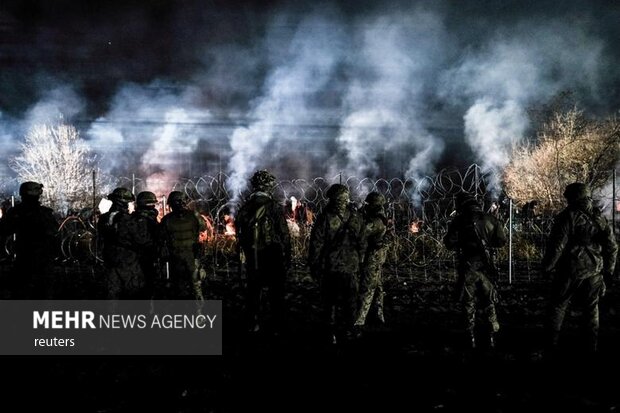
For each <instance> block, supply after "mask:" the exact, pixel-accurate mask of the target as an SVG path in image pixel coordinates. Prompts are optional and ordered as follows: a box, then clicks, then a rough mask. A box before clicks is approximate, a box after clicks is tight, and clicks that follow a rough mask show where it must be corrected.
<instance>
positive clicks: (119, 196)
mask: <svg viewBox="0 0 620 413" xmlns="http://www.w3.org/2000/svg"><path fill="white" fill-rule="evenodd" d="M108 199H109V200H110V201H113V202H114V201H116V202H121V203H124V204H128V203H130V202H133V201H135V200H136V198H135V197H134V196H133V193H132V192H131V191H130V190H129V189H127V188H122V187H120V188H115V189H114V191H112V193H111V194H110V195H108Z"/></svg>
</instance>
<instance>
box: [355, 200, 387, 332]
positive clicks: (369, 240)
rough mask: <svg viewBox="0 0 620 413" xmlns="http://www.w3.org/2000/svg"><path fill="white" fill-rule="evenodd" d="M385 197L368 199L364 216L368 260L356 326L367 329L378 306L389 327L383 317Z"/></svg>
mask: <svg viewBox="0 0 620 413" xmlns="http://www.w3.org/2000/svg"><path fill="white" fill-rule="evenodd" d="M384 206H385V197H384V196H383V195H381V194H380V193H378V192H371V193H369V194H368V196H366V205H365V206H364V209H363V211H362V215H363V216H364V238H365V240H366V241H365V244H366V256H365V258H364V265H363V267H362V274H361V278H362V279H361V283H360V302H359V307H358V312H357V319H356V320H355V325H356V326H358V327H360V328H361V327H363V326H364V325H365V324H366V317H367V316H368V312H369V311H370V308H371V306H372V305H373V304H374V307H375V309H376V312H377V313H376V314H377V319H378V320H379V321H380V322H381V323H385V317H384V314H383V296H384V293H383V274H382V273H383V264H385V260H386V258H387V247H388V244H387V242H386V241H387V240H386V233H387V218H386V216H385V211H384Z"/></svg>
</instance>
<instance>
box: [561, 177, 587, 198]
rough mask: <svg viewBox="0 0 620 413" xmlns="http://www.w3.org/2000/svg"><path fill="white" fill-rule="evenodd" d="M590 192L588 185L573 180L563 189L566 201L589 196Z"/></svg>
mask: <svg viewBox="0 0 620 413" xmlns="http://www.w3.org/2000/svg"><path fill="white" fill-rule="evenodd" d="M590 196H591V192H590V187H588V185H586V184H584V183H581V182H573V183H572V184H569V185H567V186H566V189H565V190H564V198H566V200H567V201H568V202H574V201H579V200H580V199H587V198H590Z"/></svg>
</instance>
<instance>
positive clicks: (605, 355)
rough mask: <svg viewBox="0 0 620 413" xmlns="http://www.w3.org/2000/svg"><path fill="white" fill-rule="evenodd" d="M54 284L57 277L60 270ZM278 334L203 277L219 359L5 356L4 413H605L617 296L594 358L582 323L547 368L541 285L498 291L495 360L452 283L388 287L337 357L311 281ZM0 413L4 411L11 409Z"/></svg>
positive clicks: (617, 398)
mask: <svg viewBox="0 0 620 413" xmlns="http://www.w3.org/2000/svg"><path fill="white" fill-rule="evenodd" d="M59 271H60V270H59ZM61 273H62V276H63V277H68V278H67V279H65V281H64V282H65V284H64V285H65V286H72V288H73V290H71V289H68V291H69V293H67V294H68V295H71V294H82V293H83V292H84V291H87V290H89V289H91V290H90V291H93V290H96V289H97V288H99V287H98V283H97V279H98V278H97V277H98V276H99V275H98V274H97V273H96V272H91V271H89V270H88V268H85V267H84V268H78V269H75V268H72V269H70V270H66V269H63V270H62V271H61ZM287 287H288V288H287V291H288V292H287V304H288V307H289V309H290V311H289V314H288V323H287V329H286V331H285V333H284V334H283V335H281V336H279V337H273V336H271V335H270V334H268V333H257V334H252V335H250V334H248V333H246V332H245V330H244V328H243V326H242V323H241V319H242V315H243V300H242V288H241V285H240V284H239V282H237V280H235V279H234V277H231V276H230V274H228V273H221V274H217V275H215V276H211V277H209V279H208V280H207V284H206V288H207V298H209V299H220V300H222V301H223V306H224V313H223V322H224V347H223V348H224V350H223V353H224V354H223V355H222V356H202V357H190V356H186V357H147V356H143V357H134V356H131V357H130V356H126V357H109V356H97V357H95V356H92V357H83V356H79V357H78V356H73V357H41V356H39V357H6V356H5V357H1V358H0V360H1V363H2V373H3V376H4V379H3V381H2V382H3V384H2V386H1V388H2V391H1V393H0V394H1V395H2V400H3V403H4V404H5V405H7V406H16V407H17V408H15V409H11V410H18V411H30V410H33V409H35V408H36V409H37V410H38V411H79V412H125V411H131V412H137V411H157V412H160V411H161V412H229V411H279V410H285V411H288V412H294V411H352V410H371V409H372V410H375V409H376V410H377V411H389V412H391V411H434V412H462V411H471V412H485V411H488V412H522V411H543V410H545V411H569V410H570V411H587V412H590V411H592V412H612V411H616V409H618V408H620V393H618V392H617V389H618V384H619V383H620V379H618V373H617V372H618V371H620V369H619V367H620V356H619V355H618V352H617V350H616V349H618V348H620V330H619V327H620V323H619V319H618V317H619V310H620V301H619V298H620V292H619V291H618V290H617V289H612V290H611V291H609V292H608V294H607V296H606V297H605V298H604V299H603V302H602V304H601V313H602V314H601V335H600V354H599V355H598V356H597V357H595V358H586V357H582V356H581V350H580V347H579V345H578V343H579V334H578V327H579V315H580V314H579V312H578V311H573V312H572V313H571V314H570V315H569V316H568V317H567V323H566V328H565V333H564V335H563V337H562V338H563V343H564V344H563V348H562V352H561V354H560V355H559V356H558V357H556V358H554V359H546V358H541V351H542V323H543V320H544V318H543V316H544V307H545V299H544V297H545V293H546V284H545V283H544V282H542V281H532V282H519V283H516V284H512V285H508V284H506V283H501V284H500V290H501V297H502V303H501V307H500V308H499V317H500V321H501V323H502V330H501V331H500V333H499V336H498V342H497V348H496V350H495V351H493V352H491V351H483V350H481V351H479V352H475V353H470V352H467V351H465V350H464V347H463V335H462V333H461V331H460V313H459V309H458V306H457V305H456V304H455V303H454V302H453V301H452V299H451V292H452V289H451V287H452V285H451V283H449V282H446V283H441V282H429V281H415V280H412V279H397V278H395V277H389V278H388V279H387V280H386V291H387V295H386V319H387V323H386V324H385V325H379V324H378V323H377V322H376V321H374V320H372V319H371V320H369V327H368V330H367V332H366V334H365V335H364V336H363V337H362V338H360V339H357V340H353V341H350V342H347V343H342V344H340V345H336V346H332V345H329V344H327V343H325V340H324V339H323V337H322V336H321V335H320V334H319V333H318V332H319V331H320V328H319V327H320V324H319V319H318V309H319V307H318V302H319V301H318V299H319V294H318V288H317V286H316V284H315V283H314V282H312V281H311V280H310V279H309V278H308V277H307V276H305V274H303V273H300V274H297V276H296V277H295V279H293V280H290V282H289V283H288V286H287ZM7 411H8V410H7Z"/></svg>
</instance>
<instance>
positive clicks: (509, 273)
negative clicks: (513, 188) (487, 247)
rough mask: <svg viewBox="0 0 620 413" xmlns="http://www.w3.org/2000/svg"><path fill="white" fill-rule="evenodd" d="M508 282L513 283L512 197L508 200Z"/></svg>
mask: <svg viewBox="0 0 620 413" xmlns="http://www.w3.org/2000/svg"><path fill="white" fill-rule="evenodd" d="M508 284H512V198H509V200H508Z"/></svg>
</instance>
